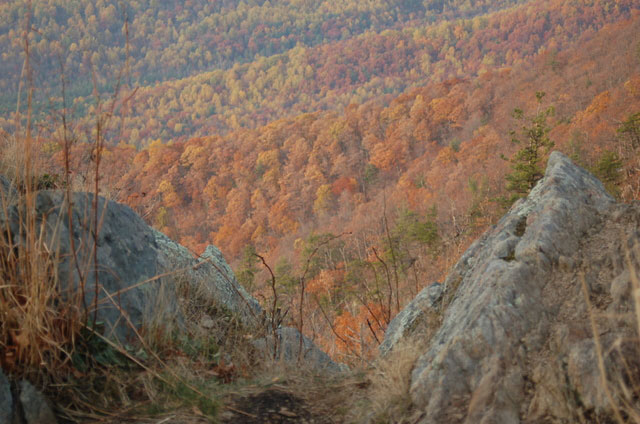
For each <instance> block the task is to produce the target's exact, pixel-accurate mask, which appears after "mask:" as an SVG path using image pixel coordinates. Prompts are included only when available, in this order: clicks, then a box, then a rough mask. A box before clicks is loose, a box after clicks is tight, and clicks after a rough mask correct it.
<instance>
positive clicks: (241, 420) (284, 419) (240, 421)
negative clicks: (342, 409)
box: [221, 389, 332, 424]
mask: <svg viewBox="0 0 640 424" xmlns="http://www.w3.org/2000/svg"><path fill="white" fill-rule="evenodd" d="M221 418H222V422H223V423H225V424H227V423H228V424H231V423H233V424H263V423H269V424H280V423H308V424H329V423H331V422H332V421H331V420H329V419H326V418H324V417H318V416H314V415H312V414H311V412H309V409H308V408H307V406H306V405H305V403H304V401H303V400H302V399H300V398H298V397H296V396H294V395H292V394H291V393H288V392H285V391H282V390H278V389H271V390H267V391H264V392H262V393H258V394H255V395H251V396H246V397H239V398H236V399H234V400H233V402H232V404H231V405H228V407H227V410H226V411H225V412H224V413H223V414H222V416H221Z"/></svg>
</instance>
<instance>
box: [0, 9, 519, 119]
mask: <svg viewBox="0 0 640 424" xmlns="http://www.w3.org/2000/svg"><path fill="white" fill-rule="evenodd" d="M522 1H523V0H500V1H487V0H478V1H472V2H468V1H461V0H455V1H454V0H452V1H447V2H442V1H440V0H437V1H436V0H427V1H424V2H423V1H409V2H408V1H399V0H394V1H389V2H383V1H379V0H377V1H367V2H359V1H353V0H349V1H343V2H333V1H326V0H304V1H290V0H277V1H271V2H269V1H264V0H257V1H256V0H250V1H246V2H245V1H228V0H226V1H214V2H210V1H205V0H191V1H188V2H186V3H182V2H178V3H175V2H167V1H156V0H129V1H125V2H122V1H115V0H101V1H98V2H88V1H82V0H74V1H61V0H48V1H38V2H33V13H32V15H31V16H30V24H31V26H32V27H33V31H32V32H31V33H30V34H29V43H30V53H31V56H32V66H33V67H34V71H35V72H34V76H35V79H36V83H37V86H38V87H39V91H38V92H37V93H36V94H37V96H36V99H38V100H39V103H40V104H41V106H43V108H45V109H46V108H48V107H49V102H48V101H47V99H48V98H49V97H54V100H53V102H54V104H56V102H57V101H59V99H57V98H58V97H59V96H61V94H60V74H61V66H62V68H63V69H64V74H65V76H66V78H67V80H68V87H67V89H68V94H69V95H70V98H75V97H77V96H79V95H81V96H90V95H91V93H92V85H93V84H92V76H91V68H92V67H93V69H95V71H96V77H97V78H96V80H97V83H98V85H99V87H100V88H101V89H103V90H104V91H105V92H108V91H109V90H110V89H113V87H114V85H115V83H116V80H117V79H118V75H120V74H121V72H123V78H122V79H123V82H125V83H127V84H130V85H132V86H145V85H148V84H153V83H155V82H158V81H165V80H168V79H174V78H184V77H188V76H192V75H197V74H198V73H200V72H202V71H211V70H214V69H227V68H230V67H232V66H233V65H234V64H238V63H245V62H251V61H254V60H255V58H256V57H269V56H272V55H274V54H280V53H284V52H287V51H288V50H290V49H291V48H293V47H295V46H297V45H300V46H315V45H321V44H324V43H327V42H334V41H337V40H346V39H349V38H352V37H354V36H357V35H359V34H362V33H363V32H366V31H381V30H384V29H386V28H402V27H404V26H406V25H407V24H408V23H409V22H422V21H429V22H438V21H441V20H444V19H453V18H458V17H472V16H475V15H477V14H480V13H484V12H487V11H492V10H499V9H501V8H504V7H505V6H510V5H512V4H516V3H518V2H522ZM445 4H446V5H445ZM26 12H27V8H26V3H25V2H22V1H8V2H3V4H1V5H0V16H3V19H2V20H1V22H0V52H1V53H2V61H1V62H0V75H2V78H1V79H0V89H1V90H2V94H1V95H0V114H2V115H6V114H7V113H9V112H12V111H14V110H15V105H16V98H17V90H18V81H19V79H20V75H21V74H22V64H23V56H24V55H23V50H24V43H23V40H21V38H22V35H21V34H22V32H23V30H24V28H25V25H26V18H27V16H28V14H27V13H26ZM125 22H126V23H128V27H125ZM127 42H128V43H127ZM127 57H128V62H127ZM23 94H24V92H23ZM75 104H76V106H77V107H78V108H79V109H80V111H79V112H80V115H82V112H83V109H84V108H85V107H86V106H87V105H86V104H83V103H78V102H76V103H75Z"/></svg>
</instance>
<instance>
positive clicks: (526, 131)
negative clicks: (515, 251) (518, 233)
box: [502, 91, 554, 206]
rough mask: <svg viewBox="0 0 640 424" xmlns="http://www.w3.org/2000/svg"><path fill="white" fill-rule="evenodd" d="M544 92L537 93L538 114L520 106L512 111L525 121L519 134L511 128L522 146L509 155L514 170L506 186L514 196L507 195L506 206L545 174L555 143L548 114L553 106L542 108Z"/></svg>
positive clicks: (521, 195)
mask: <svg viewBox="0 0 640 424" xmlns="http://www.w3.org/2000/svg"><path fill="white" fill-rule="evenodd" d="M544 96H545V93H544V92H541V91H539V92H537V93H536V98H537V100H538V111H537V112H536V114H535V116H533V117H525V116H524V113H523V111H522V110H521V109H515V110H514V112H513V116H514V117H515V118H516V119H517V120H519V121H524V122H525V124H523V125H522V128H521V130H520V134H518V133H517V132H516V131H511V141H512V142H513V143H515V144H518V145H521V146H522V148H521V149H520V150H518V151H517V152H516V153H515V154H514V155H513V156H512V157H511V159H508V160H509V162H511V173H509V174H507V175H506V180H507V187H506V188H507V190H508V191H509V192H511V196H510V197H508V198H506V199H504V200H505V203H506V205H507V206H509V205H511V204H512V203H513V202H515V201H516V200H518V199H520V198H522V197H525V196H526V195H527V194H528V193H529V192H530V191H531V189H532V188H533V187H535V185H536V183H537V182H538V180H540V179H541V178H542V177H543V175H544V170H543V159H544V156H545V155H546V154H547V153H549V150H551V148H552V147H553V145H554V143H553V141H551V139H550V138H549V131H551V128H550V127H549V126H548V125H547V118H548V117H549V116H553V114H554V108H553V107H548V108H546V109H544V110H542V99H543V98H544ZM502 157H503V159H505V160H507V159H506V158H505V157H504V156H502Z"/></svg>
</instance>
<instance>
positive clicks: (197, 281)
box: [0, 183, 261, 342]
mask: <svg viewBox="0 0 640 424" xmlns="http://www.w3.org/2000/svg"><path fill="white" fill-rule="evenodd" d="M3 185H4V183H3ZM7 190H10V189H9V188H6V189H4V188H3V192H7ZM94 199H95V198H94V196H93V194H90V193H74V194H72V199H71V204H72V208H71V212H70V215H71V220H70V219H69V210H68V207H67V204H68V202H66V201H65V194H64V193H63V192H60V191H41V192H39V193H37V197H36V200H35V215H36V219H37V222H38V225H37V226H38V228H40V226H41V225H42V228H44V229H45V238H46V241H47V246H48V247H49V249H50V251H51V252H55V254H56V255H57V256H58V268H57V271H58V272H57V276H58V280H59V284H60V290H61V292H62V293H63V295H64V296H65V297H66V298H67V299H72V298H73V297H74V296H76V295H81V294H84V302H80V303H82V304H83V305H86V306H87V308H88V309H89V318H90V319H93V317H94V311H96V306H97V315H96V319H97V321H99V322H101V323H103V324H104V327H105V329H104V331H105V334H107V335H108V336H110V337H113V338H114V339H119V340H120V341H123V342H124V341H126V340H127V339H129V338H131V337H132V336H133V331H131V326H132V325H133V326H135V327H137V328H140V327H143V326H147V327H150V326H157V325H163V326H165V327H167V328H170V327H171V326H172V325H175V326H180V325H182V321H183V317H182V316H181V315H180V313H179V307H178V306H179V305H178V301H179V297H180V293H181V292H185V291H189V292H191V293H193V292H196V291H197V293H198V295H199V296H202V297H204V298H205V300H207V301H210V302H211V303H212V304H213V305H215V306H216V307H218V308H219V309H222V310H224V311H225V312H229V313H230V314H231V315H233V316H234V317H237V319H238V320H240V321H241V322H242V324H244V325H246V326H247V327H249V328H252V327H256V326H258V325H260V316H261V308H260V306H259V304H258V302H257V301H256V300H255V299H254V298H253V297H251V296H250V295H249V294H248V293H247V292H246V291H245V290H244V289H243V288H242V287H241V286H240V285H239V284H238V282H237V280H236V279H235V277H234V276H233V273H232V272H231V269H230V268H229V266H228V265H227V263H226V262H225V260H224V258H223V257H222V255H221V254H220V252H219V250H218V249H217V248H215V247H213V246H211V247H209V248H208V249H207V251H206V252H205V254H204V255H203V256H202V257H201V258H194V257H193V255H192V254H191V253H190V252H189V251H188V250H187V249H186V248H185V247H183V246H181V245H179V244H178V243H175V242H173V241H172V240H170V239H169V238H168V237H166V236H165V235H163V234H161V233H159V232H158V231H156V230H154V229H153V228H151V227H149V226H148V225H147V224H146V223H145V222H144V221H143V220H142V218H141V217H140V216H138V215H137V214H136V213H135V212H134V211H133V210H131V209H130V208H129V207H128V206H125V205H122V204H118V203H116V202H113V201H108V200H106V199H104V198H103V197H100V196H98V198H97V201H96V202H94ZM21 210H22V214H23V216H24V210H25V209H24V206H22V205H18V204H15V203H14V204H13V205H12V206H11V207H10V208H8V215H9V216H8V217H7V216H4V215H3V214H0V227H2V228H7V227H8V228H9V229H10V233H11V237H12V239H13V242H14V243H20V242H21V237H22V234H23V232H22V231H21V229H20V228H19V222H20V220H19V219H18V216H19V214H20V211H21ZM96 212H97V215H96ZM96 216H97V223H98V225H97V227H98V231H97V233H96V230H95V228H96V225H95V223H96ZM94 249H95V251H94ZM96 281H97V282H98V285H96ZM96 294H97V300H96ZM80 298H82V297H80Z"/></svg>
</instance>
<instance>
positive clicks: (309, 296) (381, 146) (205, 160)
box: [43, 2, 640, 356]
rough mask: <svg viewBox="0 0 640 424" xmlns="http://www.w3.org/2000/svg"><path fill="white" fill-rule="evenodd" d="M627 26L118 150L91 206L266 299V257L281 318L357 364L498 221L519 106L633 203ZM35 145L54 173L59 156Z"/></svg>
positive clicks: (637, 106) (639, 54)
mask: <svg viewBox="0 0 640 424" xmlns="http://www.w3.org/2000/svg"><path fill="white" fill-rule="evenodd" d="M560 3H562V2H555V3H554V4H555V6H554V7H558V8H559V9H558V10H560V9H563V10H566V9H567V8H566V7H565V8H560V7H559V6H558V5H560ZM554 10H555V9H554ZM578 10H579V12H580V15H579V16H590V15H591V16H597V14H595V10H599V9H597V8H594V9H589V7H588V6H584V8H583V9H578ZM514 13H515V12H514ZM594 14H595V15H594ZM558 16H559V15H558V14H557V13H556V14H555V18H558ZM573 16H575V15H573ZM578 21H580V22H585V21H583V20H578ZM585 25H586V24H585ZM639 28H640V16H639V15H638V13H637V12H634V13H632V14H631V17H630V18H629V19H624V20H620V21H618V22H615V23H612V24H608V25H604V26H603V27H602V28H601V29H600V30H598V31H595V30H591V31H585V32H584V33H583V34H582V35H581V36H580V37H579V38H578V39H577V40H576V42H575V43H574V44H573V45H572V47H571V48H569V49H568V50H566V51H556V50H554V49H551V48H548V49H545V48H543V49H539V50H538V51H536V52H532V57H531V58H530V59H528V60H522V61H520V63H518V64H516V65H514V66H513V67H502V68H496V67H487V68H486V69H485V71H484V72H482V73H481V75H479V76H475V77H469V78H454V79H449V80H446V81H443V82H439V83H431V84H428V85H426V86H424V87H421V88H416V89H412V90H409V91H407V92H406V93H405V94H402V95H401V96H399V97H397V98H395V99H393V100H392V101H390V102H389V103H387V102H385V101H384V100H373V101H369V102H365V103H362V104H357V103H352V104H350V105H349V106H348V107H347V108H346V109H345V110H344V112H341V113H339V112H315V113H310V114H303V115H299V116H297V117H294V118H287V119H281V120H278V121H274V122H272V123H270V124H268V125H266V126H264V127H260V128H257V129H240V130H236V131H233V132H231V133H228V134H226V135H210V136H206V137H197V138H192V139H189V140H188V141H187V142H175V143H168V144H163V143H161V142H160V141H156V142H154V143H152V145H150V146H149V147H148V148H145V149H143V150H141V151H139V152H136V151H135V149H133V148H132V147H131V146H126V145H119V146H117V147H113V148H110V149H108V150H107V151H106V152H105V153H104V155H103V162H102V169H103V170H105V171H104V172H105V176H104V177H103V178H102V183H103V185H104V192H105V193H108V194H110V195H111V196H113V197H115V198H117V199H119V200H122V201H124V202H126V203H128V204H130V205H131V206H132V207H134V208H135V209H136V210H137V211H138V212H140V213H141V215H143V216H144V217H145V218H146V219H147V220H148V221H149V222H150V223H152V224H153V225H154V226H155V227H156V228H158V229H160V230H162V231H163V232H165V233H167V234H168V235H170V236H171V237H173V238H175V239H178V240H180V241H181V243H183V244H184V245H186V246H189V247H190V248H191V249H193V251H194V252H196V253H197V252H200V251H201V250H202V249H203V248H204V247H205V246H206V245H207V244H209V243H215V244H216V245H218V246H220V248H221V249H222V250H223V252H224V253H225V255H227V257H228V258H229V259H230V260H231V261H232V262H233V263H234V264H235V267H236V270H237V272H238V273H239V276H240V278H241V280H242V281H243V283H244V284H245V285H247V286H248V287H249V288H250V289H253V290H256V292H257V293H258V294H259V295H261V296H264V297H265V298H267V297H269V296H271V294H270V293H269V291H268V290H267V288H268V286H265V285H264V283H265V282H266V281H268V280H267V274H261V272H262V271H261V269H262V268H261V267H259V266H258V263H257V262H256V258H255V257H254V256H252V253H253V252H257V253H259V254H261V255H263V256H265V258H266V259H267V261H268V263H270V264H271V265H272V267H273V270H274V272H275V276H276V278H277V281H278V287H279V290H281V291H282V293H281V295H280V300H279V301H280V302H281V303H282V305H283V309H285V308H292V309H295V308H296V307H299V306H300V302H299V296H300V294H299V290H300V288H301V285H302V284H304V290H305V292H306V297H305V298H304V302H305V304H304V306H305V308H306V309H305V311H306V312H305V314H306V315H307V316H308V322H309V325H310V328H307V330H308V331H309V332H310V333H313V334H315V335H316V336H317V337H318V341H319V342H320V343H321V344H322V345H323V346H324V347H325V348H327V349H329V350H330V351H333V352H334V353H335V352H336V351H335V350H334V349H336V348H337V349H338V352H341V353H342V354H347V355H350V356H353V355H354V352H359V354H361V355H367V352H369V351H370V350H369V349H372V348H373V347H375V346H376V344H377V343H376V338H379V337H380V336H381V334H382V332H383V330H384V328H385V327H386V323H388V322H389V320H390V318H391V317H392V316H393V315H394V314H395V313H396V312H397V311H398V310H399V309H400V305H401V304H403V303H404V302H406V301H407V300H408V299H410V298H411V297H413V295H415V293H416V292H417V291H418V290H419V289H420V288H422V287H423V286H424V285H425V284H426V283H428V282H429V281H433V280H435V279H438V278H440V277H441V276H442V275H443V273H445V272H446V270H447V268H448V266H450V265H451V263H453V262H454V261H455V260H456V259H457V257H458V255H459V254H460V252H461V251H462V249H464V248H465V247H466V246H467V244H468V243H469V242H470V240H472V239H473V237H475V236H476V235H477V234H478V233H479V232H481V231H483V230H484V229H485V228H486V227H487V225H488V224H489V223H491V221H492V220H493V219H495V217H497V216H499V214H501V213H502V212H503V210H504V206H503V204H501V202H500V201H499V199H500V197H501V196H504V195H505V185H506V184H505V179H504V176H505V174H506V173H507V172H509V163H508V162H506V161H505V160H503V159H502V156H504V157H507V158H508V157H510V156H512V154H513V153H514V152H515V151H516V150H517V149H518V146H516V145H514V144H512V143H511V139H512V135H511V131H512V130H518V128H519V127H520V126H522V125H523V124H524V125H525V126H526V125H527V121H526V120H525V122H524V123H523V122H521V121H518V120H516V119H515V118H514V117H513V111H514V109H515V108H519V109H520V110H522V114H523V115H524V116H533V115H535V113H536V111H537V110H539V109H540V107H541V106H542V107H544V108H547V107H553V111H554V113H553V114H551V115H550V116H549V117H548V119H547V122H546V125H548V126H549V128H550V129H551V132H550V138H551V139H552V140H553V141H554V142H555V145H556V148H557V149H560V150H562V151H564V152H565V153H567V154H569V155H571V156H572V157H574V158H575V159H576V160H577V161H578V162H579V163H582V164H583V165H585V166H587V167H590V168H591V169H592V170H593V171H594V172H596V174H598V175H599V176H600V177H601V178H603V180H604V181H605V183H606V184H607V186H608V187H609V189H610V190H611V192H612V193H614V194H616V195H618V196H621V197H622V198H624V199H627V200H628V199H635V198H638V195H639V190H640V187H639V186H638V171H637V170H638V162H637V151H636V150H634V149H636V148H637V147H638V144H640V143H638V141H637V137H639V136H640V122H639V121H638V119H639V118H638V115H635V116H634V114H635V113H637V112H640V72H639V68H640V29H639ZM611 64H615V66H610V65H611ZM540 92H546V96H544V97H543V98H542V104H538V103H537V101H536V93H540ZM43 142H44V143H45V145H46V146H48V149H49V151H50V154H52V156H50V159H49V160H50V162H51V161H53V162H56V161H58V162H57V163H60V162H59V161H60V160H61V157H62V156H61V152H57V153H56V152H55V150H56V149H55V143H53V142H51V141H50V140H47V141H43ZM52 144H53V146H52ZM87 147H88V145H84V144H82V143H80V144H76V145H75V146H74V150H73V154H72V158H73V161H74V164H73V166H72V169H74V170H76V171H77V174H76V178H80V177H81V176H82V174H83V172H86V171H87V170H90V169H91V167H92V166H93V165H92V162H91V158H92V153H91V150H90V149H87ZM87 164H88V165H87ZM56 172H61V171H56ZM305 269H306V270H307V272H306V273H305V272H304V270H305ZM303 274H304V278H301V277H302V276H303ZM296 305H297V306H296ZM300 311H302V309H301V310H300ZM294 316H297V313H294V312H293V311H292V312H291V315H289V318H294ZM295 319H297V318H295Z"/></svg>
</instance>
